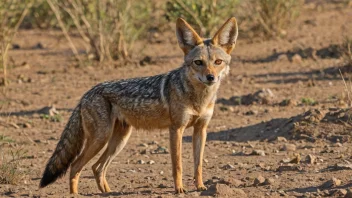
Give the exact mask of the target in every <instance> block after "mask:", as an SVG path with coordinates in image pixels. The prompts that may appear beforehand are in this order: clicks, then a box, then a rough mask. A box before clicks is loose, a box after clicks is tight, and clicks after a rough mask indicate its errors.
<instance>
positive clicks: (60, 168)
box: [39, 106, 84, 188]
mask: <svg viewBox="0 0 352 198" xmlns="http://www.w3.org/2000/svg"><path fill="white" fill-rule="evenodd" d="M83 142H84V134H83V129H82V126H81V119H80V106H77V107H76V108H75V109H74V110H73V113H72V115H71V117H70V119H69V121H68V123H67V125H66V127H65V130H64V131H63V132H62V135H61V138H60V141H59V143H58V144H57V146H56V149H55V151H54V153H53V155H52V156H51V157H50V159H49V161H48V163H47V165H46V167H45V171H44V173H43V177H42V179H41V180H40V184H39V187H40V188H43V187H45V186H47V185H49V184H51V183H54V182H55V181H56V180H57V179H58V178H60V177H62V176H64V175H65V173H66V172H67V169H68V168H69V167H70V165H71V163H72V162H73V161H74V160H75V159H76V157H77V155H78V154H79V153H80V152H81V149H82V147H83Z"/></svg>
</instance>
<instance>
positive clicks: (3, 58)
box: [0, 0, 31, 85]
mask: <svg viewBox="0 0 352 198" xmlns="http://www.w3.org/2000/svg"><path fill="white" fill-rule="evenodd" d="M30 5H31V4H30V3H29V1H24V0H1V1H0V21H1V23H0V68H2V70H3V74H4V77H3V79H0V84H3V85H6V84H7V58H8V51H9V49H10V47H11V44H12V40H13V38H14V37H15V34H16V32H17V30H18V28H19V26H20V24H21V23H22V21H23V19H24V17H25V16H26V14H27V12H28V9H29V7H30ZM1 81H2V82H1Z"/></svg>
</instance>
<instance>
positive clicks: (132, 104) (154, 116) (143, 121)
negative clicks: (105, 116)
mask: <svg viewBox="0 0 352 198" xmlns="http://www.w3.org/2000/svg"><path fill="white" fill-rule="evenodd" d="M184 69H185V68H184V67H181V68H178V69H176V70H173V71H170V72H169V73H166V74H160V75H156V76H150V77H142V78H131V79H123V80H117V81H108V82H104V83H101V84H98V85H97V86H95V87H93V88H92V89H91V90H90V91H88V92H87V93H86V95H85V96H84V97H83V100H84V101H92V98H93V97H96V96H98V95H99V96H103V97H104V98H105V99H106V100H108V101H109V102H110V104H111V105H112V113H113V114H114V116H115V117H116V118H117V119H119V120H120V121H125V122H127V123H129V124H131V125H132V126H134V127H136V128H146V129H148V128H166V127H168V126H169V125H170V115H169V112H170V109H169V104H170V100H171V97H170V95H171V94H170V91H172V90H175V91H176V92H177V93H176V95H179V96H180V97H184V96H182V94H185V93H186V91H187V90H188V89H189V88H188V87H187V85H186V84H187V83H186V82H185V81H187V80H186V78H185V71H184Z"/></svg>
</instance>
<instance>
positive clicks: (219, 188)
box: [200, 183, 247, 198]
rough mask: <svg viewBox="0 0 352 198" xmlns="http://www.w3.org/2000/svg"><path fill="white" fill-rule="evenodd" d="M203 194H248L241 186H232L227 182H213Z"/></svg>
mask: <svg viewBox="0 0 352 198" xmlns="http://www.w3.org/2000/svg"><path fill="white" fill-rule="evenodd" d="M200 195H201V196H215V197H243V198H244V197H247V194H246V193H245V192H244V191H243V190H242V189H239V188H230V187H229V186H227V185H225V184H219V183H217V184H213V185H211V186H210V187H209V188H208V190H206V191H203V192H202V193H201V194H200Z"/></svg>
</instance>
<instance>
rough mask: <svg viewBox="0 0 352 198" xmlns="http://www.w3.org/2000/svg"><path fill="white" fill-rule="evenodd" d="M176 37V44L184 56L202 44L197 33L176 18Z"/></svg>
mask: <svg viewBox="0 0 352 198" xmlns="http://www.w3.org/2000/svg"><path fill="white" fill-rule="evenodd" d="M176 36H177V39H178V44H179V46H180V48H181V49H182V50H183V52H184V53H185V54H188V52H189V51H191V50H192V49H193V48H194V47H195V46H197V45H199V44H201V43H203V40H202V38H201V37H200V36H199V35H198V34H197V32H196V31H195V30H194V29H193V28H192V27H191V26H190V25H189V24H188V23H187V22H186V21H185V20H183V19H182V18H178V19H177V21H176Z"/></svg>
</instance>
